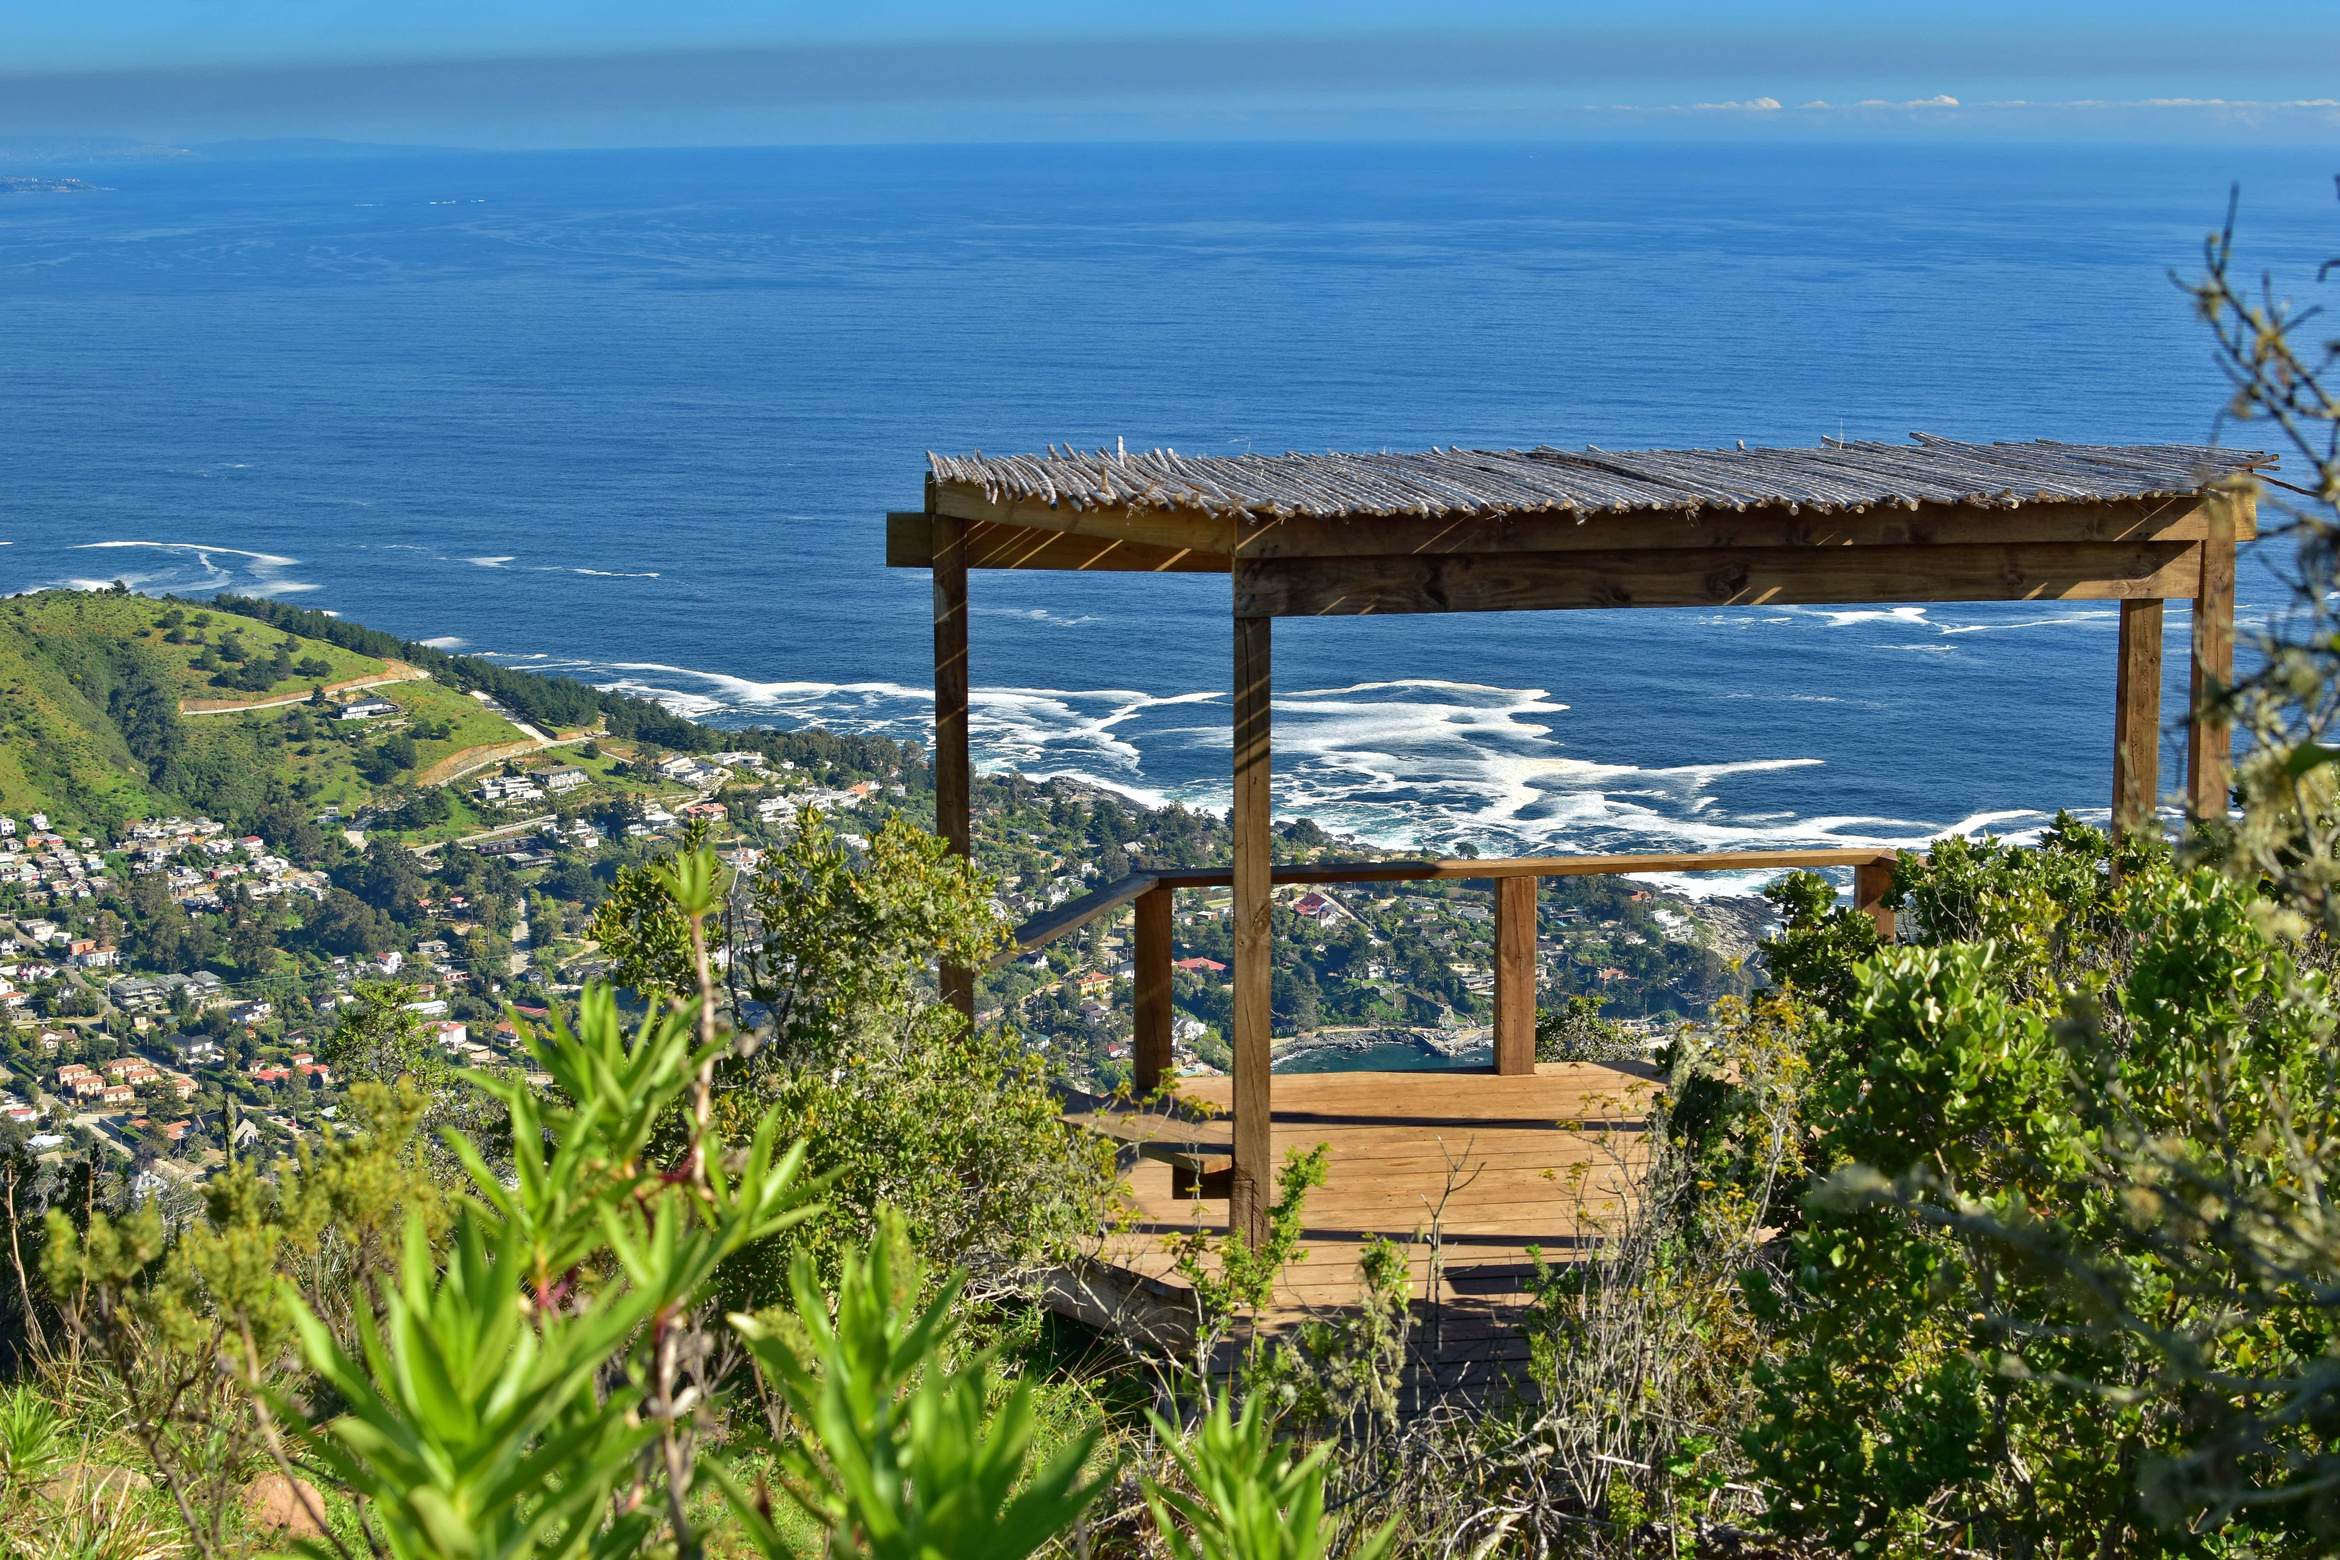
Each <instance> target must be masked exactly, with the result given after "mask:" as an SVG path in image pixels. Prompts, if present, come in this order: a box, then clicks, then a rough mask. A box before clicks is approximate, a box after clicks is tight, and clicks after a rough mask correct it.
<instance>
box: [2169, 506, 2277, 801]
mask: <svg viewBox="0 0 2340 1560" xmlns="http://www.w3.org/2000/svg"><path fill="white" fill-rule="evenodd" d="M2209 508H2210V515H2211V520H2210V534H2209V536H2208V537H2207V538H2205V539H2204V540H2203V542H2202V578H2201V583H2200V585H2199V586H2198V587H2197V588H2196V590H2195V592H2194V611H2193V619H2194V624H2193V627H2194V653H2193V680H2192V687H2191V694H2190V697H2189V699H2188V702H2187V705H2186V806H2187V808H2188V810H2190V811H2191V812H2192V813H2193V815H2194V816H2195V817H2197V818H2218V819H2224V818H2225V817H2226V816H2227V812H2228V807H2229V799H2228V796H2227V785H2228V775H2229V772H2230V768H2231V766H2232V763H2233V759H2234V733H2233V731H2232V730H2231V729H2230V728H2229V726H2228V725H2227V723H2226V722H2225V721H2224V720H2222V719H2218V718H2216V717H2214V716H2213V717H2208V718H2206V717H2205V710H2206V707H2207V705H2208V704H2209V702H2210V700H2211V699H2212V698H2213V697H2214V696H2216V695H2217V694H2219V693H2221V692H2223V691H2224V690H2225V689H2226V688H2228V687H2229V686H2231V685H2232V684H2233V682H2234V544H2235V542H2236V540H2237V539H2238V538H2240V537H2242V536H2244V535H2245V534H2246V533H2247V534H2249V535H2253V536H2255V535H2257V534H2258V529H2259V527H2258V509H2259V504H2258V500H2257V498H2255V497H2253V496H2252V495H2250V494H2247V493H2238V494H2233V495H2226V494H2221V495H2219V496H2218V497H2217V499H2216V500H2214V501H2213V502H2212V503H2211V504H2210V506H2209Z"/></svg>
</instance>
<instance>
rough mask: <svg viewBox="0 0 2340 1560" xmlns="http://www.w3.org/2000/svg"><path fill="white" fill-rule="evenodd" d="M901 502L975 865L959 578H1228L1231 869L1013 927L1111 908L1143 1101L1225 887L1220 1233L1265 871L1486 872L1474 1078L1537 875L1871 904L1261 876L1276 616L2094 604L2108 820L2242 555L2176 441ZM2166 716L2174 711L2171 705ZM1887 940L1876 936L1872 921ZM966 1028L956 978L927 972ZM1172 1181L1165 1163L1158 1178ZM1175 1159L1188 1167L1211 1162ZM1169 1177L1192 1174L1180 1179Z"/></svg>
mask: <svg viewBox="0 0 2340 1560" xmlns="http://www.w3.org/2000/svg"><path fill="white" fill-rule="evenodd" d="M929 462H930V470H929V474H928V477H927V481H926V504H925V508H924V509H923V510H922V511H920V512H917V513H909V514H893V515H889V516H888V517H887V522H888V523H887V534H886V561H887V563H888V564H889V565H891V566H893V567H897V568H919V569H931V570H932V571H933V574H934V651H935V655H934V659H935V748H934V765H935V784H936V801H937V813H938V818H939V826H940V829H941V831H942V833H943V834H944V835H945V837H946V838H948V840H949V841H950V842H951V844H952V846H953V847H954V848H955V849H957V850H959V851H962V852H964V851H966V850H967V849H968V846H969V822H970V820H969V815H968V793H969V783H970V771H969V760H968V750H967V694H968V664H967V574H968V571H969V570H971V569H1051V570H1062V571H1067V572H1081V571H1092V572H1093V571H1100V570H1106V571H1116V572H1124V573H1127V572H1151V573H1189V574H1191V573H1209V574H1222V575H1226V576H1228V578H1229V583H1230V585H1231V587H1232V589H1231V600H1230V605H1229V617H1230V627H1231V633H1232V639H1233V644H1234V731H1235V740H1234V776H1233V778H1234V794H1233V814H1232V819H1231V822H1232V828H1233V833H1234V863H1233V868H1232V871H1231V873H1175V874H1172V873H1163V874H1152V875H1142V874H1141V875H1140V876H1139V877H1135V878H1132V879H1129V880H1127V881H1125V882H1124V883H1122V884H1116V885H1110V886H1109V887H1108V888H1107V889H1105V890H1102V891H1100V892H1099V893H1097V894H1093V895H1090V896H1089V897H1088V898H1087V899H1085V900H1083V901H1080V902H1078V903H1076V904H1074V905H1070V906H1067V907H1065V908H1064V909H1062V910H1060V911H1058V912H1056V913H1054V914H1053V915H1051V916H1049V917H1046V918H1044V919H1043V921H1041V922H1036V923H1034V925H1032V926H1031V927H1027V928H1026V929H1025V930H1024V933H1023V934H1022V936H1021V938H1020V941H1021V942H1022V943H1023V944H1024V945H1026V946H1030V945H1032V944H1034V943H1037V942H1041V941H1045V940H1046V939H1047V938H1048V937H1049V936H1053V935H1056V934H1058V933H1060V932H1062V931H1064V930H1067V929H1069V928H1070V927H1071V926H1073V925H1077V924H1080V923H1081V922H1082V921H1084V920H1087V919H1090V918H1092V917H1094V916H1095V915H1097V914H1101V913H1104V912H1105V911H1108V910H1111V909H1114V908H1117V907H1118V906H1120V905H1122V904H1127V903H1132V902H1135V903H1136V905H1137V909H1138V915H1137V936H1138V948H1137V966H1138V979H1137V1007H1138V1022H1137V1028H1138V1033H1137V1037H1136V1040H1137V1045H1136V1056H1137V1059H1138V1072H1139V1077H1140V1081H1141V1083H1143V1082H1147V1081H1149V1079H1151V1078H1158V1077H1159V1076H1160V1071H1161V1068H1162V1067H1163V1065H1164V1064H1165V1063H1166V1061H1167V1058H1168V1045H1169V1022H1170V1019H1169V994H1168V993H1169V986H1168V960H1169V928H1170V916H1169V897H1170V893H1171V892H1172V891H1173V890H1175V889H1177V888H1180V887H1195V886H1202V885H1204V884H1206V883H1209V882H1213V881H1215V882H1218V883H1228V882H1231V883H1232V886H1233V890H1234V904H1233V913H1234V947H1235V956H1234V967H1233V970H1232V975H1231V978H1232V981H1233V984H1234V1022H1233V1033H1232V1035H1231V1036H1230V1037H1229V1038H1230V1041H1231V1046H1232V1051H1233V1055H1234V1065H1233V1068H1232V1074H1233V1077H1232V1099H1231V1104H1232V1106H1233V1125H1232V1133H1231V1141H1230V1142H1229V1144H1228V1149H1229V1152H1227V1153H1226V1154H1225V1155H1224V1156H1223V1157H1224V1158H1225V1159H1226V1160H1229V1161H1231V1164H1229V1165H1228V1168H1229V1169H1230V1170H1231V1174H1230V1175H1228V1176H1227V1177H1226V1189H1227V1197H1228V1210H1227V1211H1228V1216H1229V1222H1230V1223H1231V1225H1232V1226H1233V1227H1234V1228H1236V1229H1239V1230H1243V1231H1246V1232H1250V1233H1252V1234H1253V1235H1254V1238H1257V1236H1258V1234H1259V1233H1260V1232H1262V1231H1264V1228H1265V1214H1266V1206H1267V1202H1268V1200H1269V1197H1270V1195H1272V1184H1273V1176H1274V1160H1273V1153H1272V1150H1273V1143H1272V1141H1271V1138H1270V1132H1269V1126H1270V1117H1271V1106H1270V1079H1269V1066H1268V1062H1269V1044H1270V1040H1269V997H1268V989H1269V953H1270V948H1269V937H1270V929H1269V928H1270V921H1269V904H1270V895H1271V890H1272V888H1273V886H1274V884H1275V883H1276V882H1291V881H1301V880H1309V881H1323V882H1352V881H1360V880H1368V879H1376V878H1378V879H1384V880H1386V879H1392V878H1418V877H1470V878H1493V879H1496V880H1497V881H1498V882H1499V883H1500V884H1501V888H1500V891H1499V892H1498V895H1497V920H1498V931H1497V961H1496V978H1497V990H1496V1029H1495V1069H1496V1071H1497V1072H1498V1073H1511V1074H1519V1073H1529V1074H1532V1073H1533V1072H1534V1071H1535V1063H1534V1041H1533V1027H1534V1007H1535V991H1534V940H1535V903H1534V891H1535V889H1534V885H1535V880H1536V879H1537V878H1539V877H1545V876H1554V875H1560V874H1566V873H1576V872H1587V871H1594V872H1631V871H1681V870H1697V869H1699V868H1715V867H1743V866H1763V867H1768V866H1781V867H1786V866H1801V865H1852V866H1854V867H1856V869H1858V870H1857V884H1856V899H1857V900H1858V901H1859V902H1861V903H1863V904H1864V905H1867V906H1868V907H1870V908H1871V909H1872V910H1874V909H1875V908H1876V905H1877V901H1878V899H1879V898H1880V897H1881V895H1882V893H1883V890H1884V887H1885V885H1886V884H1888V883H1889V882H1890V860H1891V858H1890V855H1889V854H1886V855H1883V856H1880V854H1879V853H1878V852H1874V851H1784V852H1739V853H1723V854H1712V855H1703V856H1690V857H1682V856H1612V857H1598V858H1583V857H1556V858H1532V859H1527V860H1520V861H1477V860H1474V861H1447V862H1438V861H1428V862H1418V863H1399V864H1394V865H1393V864H1389V863H1380V864H1375V865H1373V866H1370V867H1367V866H1364V865H1362V864H1360V865H1358V866H1355V867H1346V868H1344V867H1338V866H1318V867H1311V868H1308V869H1306V870H1305V871H1294V870H1291V869H1286V870H1283V871H1277V870H1275V869H1273V868H1271V865H1270V861H1269V790H1268V780H1269V766H1270V749H1271V744H1270V736H1269V690H1270V686H1271V679H1270V673H1269V642H1270V625H1271V624H1272V623H1273V621H1274V620H1275V619H1276V618H1279V617H1302V616H1326V615H1340V614H1365V613H1392V612H1495V611H1529V610H1541V611H1550V610H1583V609H1615V608H1628V607H1716V606H1731V605H1748V606H1754V605H1787V604H1803V605H1820V604H1829V605H1839V604H1843V605H1850V604H1870V603H1915V602H1954V601H2039V600H2063V601H2074V600H2081V601H2118V602H2119V603H2120V651H2119V663H2118V664H2119V672H2118V685H2117V689H2116V691H2115V694H2114V733H2115V735H2114V749H2113V781H2112V802H2113V817H2114V821H2115V826H2116V827H2117V828H2122V829H2131V828H2137V827H2140V826H2143V825H2144V824H2145V823H2146V821H2147V820H2149V819H2150V818H2151V817H2152V813H2153V809H2154V806H2155V804H2156V801H2157V799H2158V795H2159V788H2158V777H2157V774H2156V769H2157V763H2158V753H2159V734H2160V724H2161V715H2160V688H2161V644H2162V612H2163V603H2164V602H2167V601H2172V600H2176V601H2183V602H2187V603H2189V604H2190V605H2191V607H2192V612H2193V625H2192V626H2193V686H2194V688H2195V690H2196V693H2197V694H2199V692H2200V690H2201V689H2202V687H2203V685H2204V683H2205V682H2206V681H2207V680H2210V679H2223V678H2225V677H2227V676H2228V675H2229V674H2230V667H2231V661H2232V654H2233V621H2234V594H2233V593H2234V558H2235V546H2236V544H2237V543H2238V542H2243V541H2248V540H2250V539H2251V538H2252V537H2253V536H2254V535H2255V534H2256V530H2255V517H2256V509H2255V503H2254V499H2253V497H2252V488H2251V484H2250V482H2249V480H2248V477H2247V473H2248V472H2249V471H2250V469H2251V468H2253V467H2255V466H2258V465H2262V464H2266V461H2265V458H2264V457H2259V456H2252V455H2245V454H2238V453H2235V452H2231V451H2226V450H2218V449H2211V448H2199V447H2194V446H2186V445H2123V446H2102V445H2074V444H2057V443H2050V442H2046V441H2040V442H2035V443H2029V444H1987V445H1984V444H1961V443H1956V442H1953V441H1951V440H1948V439H1941V438H1934V437H1931V436H1929V435H1925V434H1918V435H1916V436H1914V442H1913V443H1911V444H1908V445H1896V444H1886V443H1866V442H1850V443H1839V442H1830V443H1825V444H1823V445H1822V446H1821V447H1820V448H1817V449H1748V448H1745V447H1744V446H1743V445H1742V446H1741V447H1739V448H1736V449H1712V450H1637V451H1607V450H1599V449H1585V450H1559V449H1549V448H1541V449H1533V450H1464V449H1444V450H1436V449H1434V450H1431V451H1428V452H1426V453H1422V454H1327V455H1285V456H1280V457H1271V456H1256V455H1247V456H1238V457H1194V456H1182V455H1179V454H1177V453H1176V452H1174V451H1169V450H1157V451H1151V452H1147V453H1143V454H1125V453H1119V452H1106V451H1099V452H1096V453H1094V454H1079V453H1075V452H1073V451H1072V450H1070V449H1067V450H1066V451H1064V452H1063V453H1061V454H1060V453H1058V452H1057V451H1056V450H1055V449H1054V448H1053V447H1052V448H1051V449H1050V451H1049V453H1047V454H1045V455H1026V456H1014V457H987V456H983V455H974V456H968V457H952V456H939V455H938V456H930V457H929ZM2189 714H2190V712H2189ZM2228 743H2229V737H2228V733H2227V732H2226V731H2224V730H2223V729H2219V728H2216V727H2214V726H2210V725H2207V724H2204V723H2199V722H2194V723H2192V730H2191V733H2190V742H2189V747H2188V761H2187V775H2186V788H2185V801H2186V804H2187V805H2188V807H2189V808H2191V809H2192V810H2194V811H2195V812H2198V813H2221V814H2222V813H2223V812H2224V810H2225V807H2226V797H2227V770H2228ZM1886 924H1887V925H1888V926H1889V921H1888V922H1887V923H1886ZM947 978H948V980H949V983H950V985H951V986H952V988H953V990H952V995H953V998H954V1000H956V1001H958V1002H960V1003H961V1004H962V1006H969V1007H971V979H972V977H971V975H970V974H969V973H968V972H965V971H956V972H950V973H949V975H948V977H947ZM1180 1162H1181V1163H1186V1161H1184V1160H1182V1161H1180ZM1209 1168H1210V1167H1209V1164H1208V1163H1206V1162H1205V1160H1204V1159H1195V1160H1194V1161H1193V1164H1192V1166H1191V1168H1190V1169H1189V1170H1188V1172H1187V1173H1188V1174H1189V1175H1190V1176H1199V1175H1200V1174H1202V1173H1205V1172H1207V1171H1208V1169H1209ZM1189 1184H1195V1183H1194V1182H1190V1183H1189Z"/></svg>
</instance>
